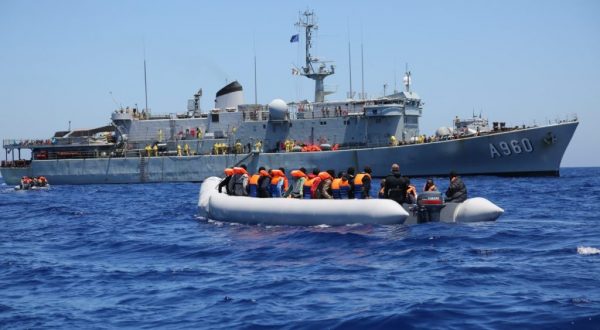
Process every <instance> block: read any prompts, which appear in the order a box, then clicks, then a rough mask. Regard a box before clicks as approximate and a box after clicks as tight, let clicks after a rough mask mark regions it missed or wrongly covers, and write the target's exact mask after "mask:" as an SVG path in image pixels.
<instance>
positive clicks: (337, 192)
mask: <svg viewBox="0 0 600 330" xmlns="http://www.w3.org/2000/svg"><path fill="white" fill-rule="evenodd" d="M346 182H347V181H346ZM341 186H342V178H335V179H333V181H331V192H332V193H333V198H334V199H341V198H342V195H341ZM348 187H350V186H348Z"/></svg>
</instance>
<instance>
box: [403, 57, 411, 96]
mask: <svg viewBox="0 0 600 330" xmlns="http://www.w3.org/2000/svg"><path fill="white" fill-rule="evenodd" d="M411 82H412V78H411V77H410V71H408V64H406V73H405V74H404V87H405V88H406V91H407V92H410V84H411Z"/></svg>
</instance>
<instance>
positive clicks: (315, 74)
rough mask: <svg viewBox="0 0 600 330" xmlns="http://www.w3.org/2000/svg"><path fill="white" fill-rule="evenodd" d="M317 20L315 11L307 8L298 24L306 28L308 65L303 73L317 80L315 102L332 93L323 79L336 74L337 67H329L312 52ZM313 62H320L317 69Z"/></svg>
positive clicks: (323, 99) (301, 14) (303, 69)
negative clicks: (312, 54) (327, 89)
mask: <svg viewBox="0 0 600 330" xmlns="http://www.w3.org/2000/svg"><path fill="white" fill-rule="evenodd" d="M316 21H317V20H316V16H315V13H314V12H313V11H308V10H306V11H305V12H304V13H300V18H299V19H298V23H296V26H299V27H302V28H304V31H305V42H306V47H305V48H306V66H304V67H302V72H301V75H303V76H305V77H307V78H309V79H313V80H314V81H315V102H323V101H325V95H328V94H331V93H332V92H330V91H325V86H324V85H323V80H325V78H326V77H327V76H329V75H332V74H334V72H335V69H334V66H333V65H331V66H329V68H327V66H326V65H325V62H323V61H320V60H319V59H318V58H316V57H313V56H311V54H310V49H311V48H312V32H313V30H318V29H319V26H318V25H317V22H316ZM313 64H315V65H316V64H318V68H317V69H316V70H315V68H314V66H313Z"/></svg>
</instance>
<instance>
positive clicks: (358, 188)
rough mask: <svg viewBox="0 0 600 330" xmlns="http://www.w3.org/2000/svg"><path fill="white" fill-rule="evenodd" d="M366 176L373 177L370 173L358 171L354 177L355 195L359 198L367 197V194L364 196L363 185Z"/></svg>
mask: <svg viewBox="0 0 600 330" xmlns="http://www.w3.org/2000/svg"><path fill="white" fill-rule="evenodd" d="M365 176H367V177H369V179H370V178H371V175H370V174H368V173H358V174H357V175H356V176H355V177H354V196H355V197H356V198H358V199H364V198H365V196H363V191H362V187H363V183H362V180H363V178H364V177H365Z"/></svg>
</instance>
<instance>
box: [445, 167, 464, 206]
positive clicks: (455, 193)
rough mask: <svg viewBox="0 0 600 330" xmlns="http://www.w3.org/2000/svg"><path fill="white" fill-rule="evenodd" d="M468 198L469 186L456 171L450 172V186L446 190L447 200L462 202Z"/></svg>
mask: <svg viewBox="0 0 600 330" xmlns="http://www.w3.org/2000/svg"><path fill="white" fill-rule="evenodd" d="M466 200H467V187H466V186H465V184H464V183H463V182H462V180H461V178H460V177H459V176H458V175H457V174H456V172H454V171H452V172H450V186H449V187H448V190H446V202H447V203H448V202H452V203H462V202H464V201H466Z"/></svg>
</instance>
